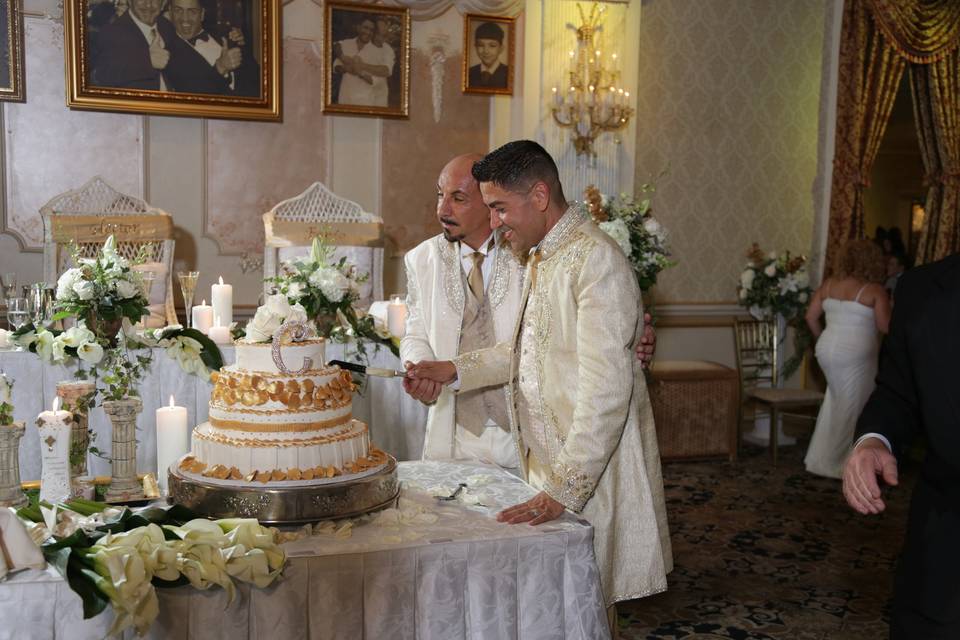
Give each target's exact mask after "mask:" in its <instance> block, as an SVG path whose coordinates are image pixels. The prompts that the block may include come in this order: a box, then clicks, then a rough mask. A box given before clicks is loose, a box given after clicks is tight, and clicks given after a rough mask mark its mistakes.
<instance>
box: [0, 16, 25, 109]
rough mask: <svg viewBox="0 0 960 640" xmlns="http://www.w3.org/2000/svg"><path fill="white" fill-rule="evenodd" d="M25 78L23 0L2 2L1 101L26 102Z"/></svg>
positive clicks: (0, 21)
mask: <svg viewBox="0 0 960 640" xmlns="http://www.w3.org/2000/svg"><path fill="white" fill-rule="evenodd" d="M23 76H24V73H23V0H0V100H6V101H8V102H23V101H24V100H26V93H25V92H24V88H23Z"/></svg>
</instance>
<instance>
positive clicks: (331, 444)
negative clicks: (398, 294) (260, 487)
mask: <svg viewBox="0 0 960 640" xmlns="http://www.w3.org/2000/svg"><path fill="white" fill-rule="evenodd" d="M236 347H237V351H236V353H237V362H236V364H234V365H230V366H227V367H224V368H222V369H221V370H220V372H219V373H217V374H214V376H213V377H212V380H213V382H214V388H213V393H212V394H211V396H210V411H209V422H205V423H203V424H201V425H199V426H198V427H197V428H196V429H195V430H194V432H193V436H192V454H191V456H188V457H187V458H185V459H184V460H183V461H182V462H181V465H180V466H181V469H183V470H184V471H187V472H193V473H198V474H203V475H204V476H207V477H208V478H215V479H219V480H226V479H227V478H226V476H227V475H229V476H230V477H231V478H232V479H233V481H236V480H238V479H240V478H243V479H244V480H246V481H248V482H252V481H253V478H252V477H253V476H256V478H257V481H258V482H267V481H270V480H275V481H281V480H286V479H288V478H289V479H293V480H298V481H299V480H300V479H301V477H302V476H304V475H305V476H306V480H311V479H313V478H316V479H318V480H319V479H321V478H330V477H331V476H333V475H337V476H340V475H350V474H351V473H357V472H361V471H364V470H366V469H369V468H371V466H375V465H377V464H379V463H380V462H382V458H383V457H384V454H383V453H382V452H379V451H376V450H375V449H374V448H372V447H371V445H370V437H369V434H368V430H367V425H366V424H365V423H363V422H361V421H359V420H354V419H352V414H353V405H352V400H353V382H352V379H351V377H350V374H349V373H348V372H345V371H342V370H341V369H340V368H339V367H327V366H325V365H324V341H323V340H322V339H318V340H310V341H307V342H301V343H294V344H289V345H283V346H281V347H280V354H281V357H282V360H283V364H284V366H285V368H286V369H287V370H289V371H297V370H299V369H301V368H302V367H303V366H304V359H305V358H309V359H310V360H311V361H312V368H310V369H309V370H306V371H303V372H302V373H297V374H291V373H286V372H282V371H281V370H280V369H279V368H278V367H277V366H276V364H275V363H274V361H273V355H272V349H271V347H270V345H268V344H245V343H242V342H239V343H236Z"/></svg>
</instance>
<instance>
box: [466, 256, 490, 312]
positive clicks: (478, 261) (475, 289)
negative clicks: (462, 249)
mask: <svg viewBox="0 0 960 640" xmlns="http://www.w3.org/2000/svg"><path fill="white" fill-rule="evenodd" d="M470 257H471V258H473V268H472V269H470V274H469V275H467V286H469V287H470V293H472V294H473V297H474V298H476V299H477V301H478V302H479V301H480V300H483V268H482V265H483V259H484V258H485V257H486V256H484V255H483V254H482V253H480V252H479V251H474V252H473V253H472V254H471V255H470Z"/></svg>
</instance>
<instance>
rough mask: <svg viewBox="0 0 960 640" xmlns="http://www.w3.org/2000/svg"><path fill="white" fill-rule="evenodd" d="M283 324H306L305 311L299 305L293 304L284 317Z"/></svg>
mask: <svg viewBox="0 0 960 640" xmlns="http://www.w3.org/2000/svg"><path fill="white" fill-rule="evenodd" d="M283 321H284V322H303V323H306V322H307V310H306V309H304V308H303V305H301V304H295V305H292V306H291V307H290V312H289V313H288V314H287V315H286V316H284V318H283Z"/></svg>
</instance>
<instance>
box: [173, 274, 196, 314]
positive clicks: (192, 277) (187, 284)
mask: <svg viewBox="0 0 960 640" xmlns="http://www.w3.org/2000/svg"><path fill="white" fill-rule="evenodd" d="M177 278H179V279H180V291H181V293H183V306H184V307H185V308H186V313H187V323H186V324H187V327H188V328H189V327H191V326H192V320H191V317H190V316H191V313H192V310H193V294H194V293H195V292H196V290H197V280H198V279H199V278H200V272H199V271H180V272H178V273H177Z"/></svg>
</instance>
